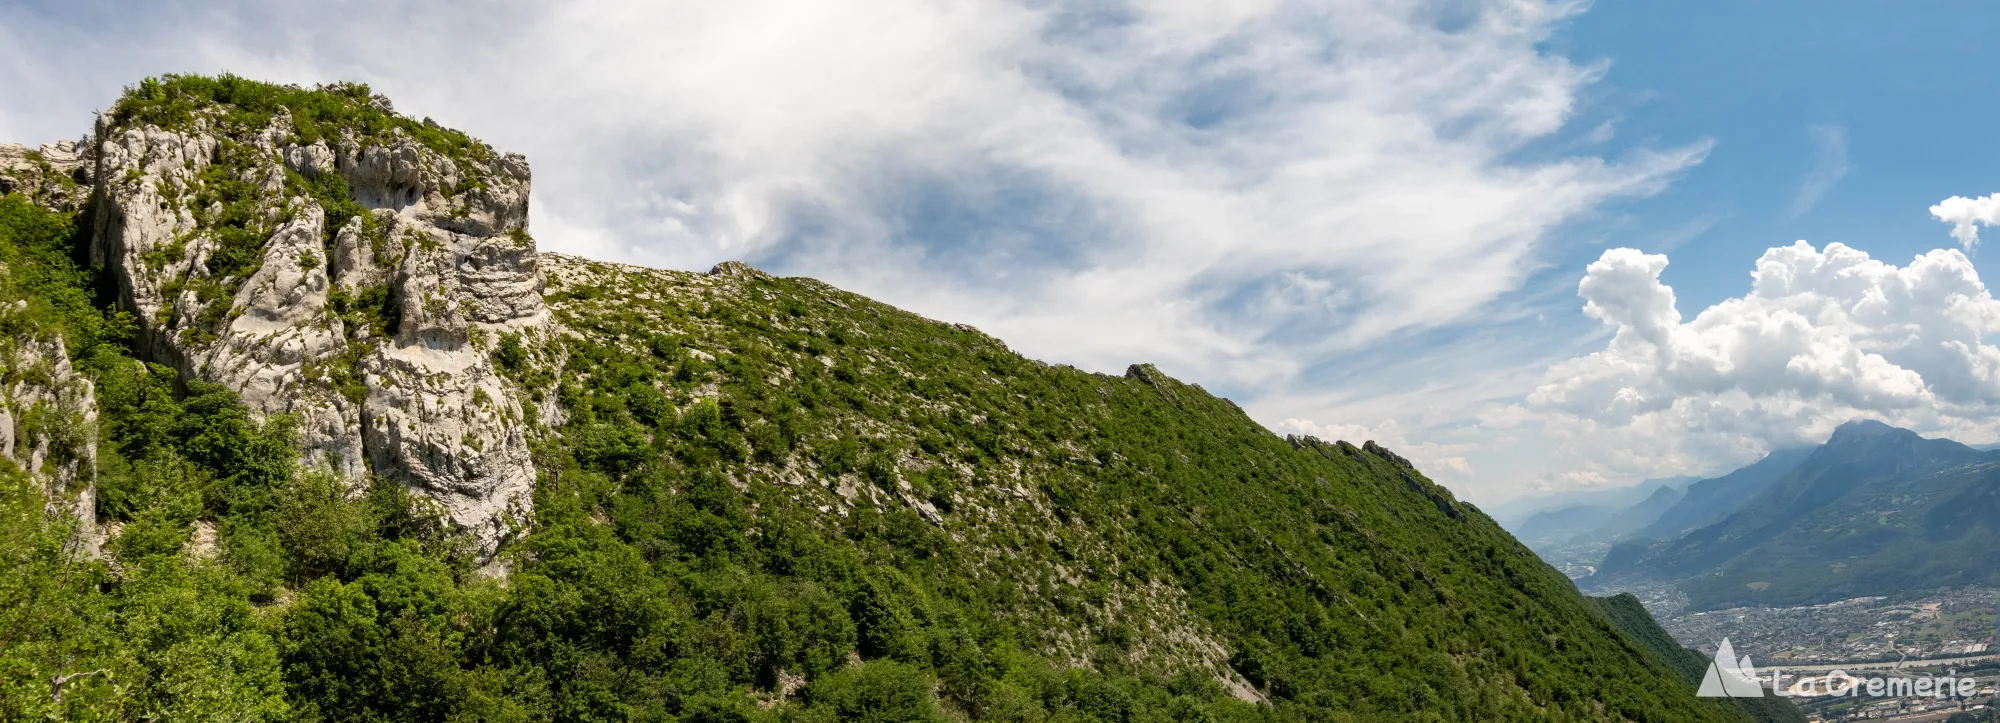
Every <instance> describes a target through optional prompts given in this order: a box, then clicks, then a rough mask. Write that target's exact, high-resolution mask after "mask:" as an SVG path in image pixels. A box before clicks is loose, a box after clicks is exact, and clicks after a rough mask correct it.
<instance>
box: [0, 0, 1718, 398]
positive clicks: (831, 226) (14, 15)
mask: <svg viewBox="0 0 2000 723" xmlns="http://www.w3.org/2000/svg"><path fill="white" fill-rule="evenodd" d="M1580 7H1581V5H1580V4H1577V3H1568V2H1540V1H1537V0H1483V1H1473V2H1457V3H1444V4H1433V3H1407V2H1400V1H1391V0H1318V1H1305V0H1300V1H1296V2H1285V1H1280V0H1264V1H1261V2H1248V3H1224V4H1216V3H1201V2H1164V1H1163V2H1130V3H1117V2H1114V3H1109V4H1104V3H1039V2H1007V1H1002V0H968V1H967V2H953V3H936V2H924V1H919V0H881V1H880V2H868V3H833V2H815V1H813V0H740V1H738V2H729V3H705V2H692V1H683V2H636V1H632V0H585V1H583V2H571V3H563V4H543V3H530V2H526V1H525V0H518V1H516V2H501V3H486V4H480V5H477V6H466V5H456V4H446V5H431V4H413V3H407V2H401V1H399V0H359V1H357V2H354V3H348V4H346V5H343V6H342V8H341V9H340V10H339V11H337V12H330V11H327V10H325V9H323V8H319V7H316V6H312V7H308V6H305V5H294V4H287V3H276V4H266V3H250V2H240V3H236V4H227V3H224V4H177V3H173V2H167V3H158V4H144V5H135V6H133V7H131V8H128V9H126V10H124V11H121V12H117V13H104V14H101V15H100V14H92V13H88V12H87V11H85V10H82V9H77V8H72V7H69V6H63V7H44V8H41V9H39V10H37V9H32V8H24V7H19V6H16V7H12V8H6V9H0V28H30V29H31V30H28V31H23V32H19V33H16V34H12V35H10V36H9V37H7V38H5V40H7V41H8V44H9V46H10V47H13V48H16V52H13V53H4V51H0V63H5V64H6V66H5V67H6V70H7V71H9V77H19V78H24V79H25V78H34V79H38V80H37V82H36V83H33V84H30V85H33V87H34V88H47V87H62V88H71V89H74V88H92V89H95V90H94V91H91V92H92V93H93V94H90V95H86V96H85V98H86V99H88V100H89V101H91V102H94V104H95V105H98V106H103V105H107V104H108V102H109V100H110V98H112V97H113V96H114V95H115V92H116V88H117V86H119V85H121V84H124V83H128V82H130V81H131V80H133V79H136V78H138V77H140V76H143V75H147V74H152V73H157V72H162V71H170V70H182V71H201V72H213V71H217V70H222V69H229V70H233V71H235V72H238V73H240V74H245V75H251V76H259V77H270V78H275V79H280V80H287V81H295V82H311V81H315V80H322V79H328V78H351V79H357V80H362V81H365V82H369V83H371V84H373V85H375V86H376V87H377V88H378V89H380V90H383V91H385V92H387V93H389V94H390V95H391V96H393V97H394V98H396V99H397V102H398V104H399V106H400V107H402V108H403V109H405V110H406V111H408V112H413V113H416V114H421V115H432V116H435V117H437V118H438V119H439V120H440V121H441V122H445V123H447V124H451V125H455V126H459V127H464V128H467V129H468V130H470V131H472V132H474V133H475V134H477V135H480V136H482V137H485V138H487V139H489V140H491V141H493V142H494V143H496V144H497V145H500V146H501V147H504V148H507V149H510V150H519V151H523V152H525V153H527V154H528V155H529V158H530V160H531V161H532V162H533V164H534V168H535V172H536V188H535V197H534V198H535V205H534V210H533V220H534V224H535V228H536V235H537V237H538V238H539V239H541V240H542V243H543V244H544V246H545V247H548V248H551V249H555V250H562V251H568V252H572V253H581V254H584V255H588V256H593V257H598V258H607V259H615V260H625V261H632V262H638V263H646V264H653V265H663V266H672V267H681V268H705V267H706V266H708V265H709V264H712V263H714V262H716V261H719V260H723V259H727V258H746V259H749V260H751V261H752V262H754V263H757V264H760V265H764V266H767V267H771V268H775V269H776V270H779V271H782V272H785V273H796V274H803V275H811V276H817V277H820V278H824V279H826V280H828V281H831V282H834V283H836V284H839V285H842V286H845V287H848V288H851V289H853V290H856V291H859V292H862V293H865V294H869V295H872V296H876V297H878V298H881V299H883V300H885V301H888V302H891V303H895V304H898V305H902V306H905V307H908V308H912V309H915V310H917V311H920V312H923V313H926V314H928V315H931V316H935V317H941V318H948V319H952V320H955V321H964V322H969V323H972V324H975V325H977V326H980V327H981V328H984V329H986V330H988V331H989V332H992V333H994V334H995V335H997V336H1000V337H1002V338H1005V339H1007V340H1008V341H1009V342H1010V343H1012V344H1014V345H1015V346H1016V347H1018V348H1020V349H1021V350H1023V351H1024V352H1025V353H1028V354H1031V355H1034V356H1038V357H1041V358H1047V359H1051V360H1057V361H1064V362H1069V363H1074V364H1078V365H1080V366H1084V367H1086V368H1093V369H1100V370H1116V369H1120V368H1122V367H1123V366H1124V365H1125V364H1126V363H1129V362H1132V361H1139V360H1150V361H1156V362H1159V363H1161V364H1162V365H1163V366H1164V367H1165V368H1167V369H1168V370H1169V371H1170V372H1171V373H1174V374H1177V375H1180V376H1185V377H1189V378H1194V379H1200V380H1203V381H1205V382H1207V383H1209V384H1210V385H1211V386H1221V387H1234V388H1236V389H1240V390H1249V391H1253V392H1254V391H1257V390H1273V389H1277V388H1279V387H1282V386H1285V383H1286V382H1287V380H1291V379H1293V378H1294V377H1295V375H1297V374H1298V373H1299V371H1300V370H1301V369H1304V368H1307V367H1309V366H1310V365H1311V364H1313V363H1314V362H1315V360H1319V359H1324V358H1325V357H1326V355H1328V354H1331V353H1338V352H1340V351H1341V350H1349V349H1354V348H1357V347H1360V346H1362V345H1366V344H1370V343H1374V342H1377V341H1379V340H1382V339H1384V338H1387V337H1390V336H1393V335H1396V334H1403V333H1409V332H1411V331H1413V330H1423V329H1430V328H1436V327H1438V326H1439V325H1443V324H1450V323H1461V324H1463V323H1469V322H1473V321H1476V320H1477V319H1479V318H1481V316H1482V315H1484V314H1487V313H1489V309H1491V308H1492V307H1493V306H1494V302H1495V300H1496V299H1498V298H1500V297H1502V296H1503V295H1506V294H1509V293H1511V292H1514V291H1515V290H1517V289H1519V288H1520V287H1521V285H1522V284H1523V283H1524V281H1525V280H1526V279H1527V278H1528V276H1529V274H1530V273H1532V272H1533V271H1534V270H1535V269H1536V268H1537V266H1538V264H1540V263H1542V259H1541V254H1542V253H1543V251H1542V244H1543V243H1544V239H1545V238H1546V237H1547V235H1548V234H1549V233H1550V231H1551V230H1552V229H1555V228H1557V227H1559V226H1561V225H1563V224H1565V223H1567V222H1570V221H1572V220H1574V219H1577V218H1579V217H1581V216H1583V215H1585V214H1588V213H1590V212H1592V211H1593V210H1595V209H1598V208H1600V207H1602V206H1603V205H1604V204H1605V203H1607V202H1609V201H1612V200H1614V199H1617V198H1620V197H1629V196H1635V195H1644V194H1648V193H1652V192H1655V191H1657V190H1658V189H1659V188H1661V186H1662V184H1663V183H1664V182H1665V181H1666V180H1667V179H1668V178H1669V177H1670V176H1671V175H1672V174H1673V173H1674V172H1676V171H1677V170H1679V169H1682V168H1685V167H1687V166H1689V165H1690V164H1693V163H1696V162H1699V160H1700V159H1701V157H1702V155H1703V154H1704V153H1705V151H1706V149H1707V146H1706V144H1705V143H1696V144H1693V145H1690V146H1686V147H1678V148H1666V149H1657V150H1646V149H1638V150H1632V149H1626V150H1624V151H1619V153H1620V155H1618V156H1616V157H1611V158H1607V157H1603V156H1600V155H1588V154H1598V153H1607V152H1610V151H1609V150H1607V149H1606V148H1605V147H1602V146H1594V147H1588V148H1586V149H1585V150H1583V151H1576V152H1579V153H1587V155H1551V154H1549V153H1547V152H1530V149H1531V148H1534V147H1536V146H1535V144H1536V143H1537V142H1539V141H1542V140H1544V139H1548V138H1550V137H1551V136H1554V135H1556V134H1559V133H1563V132H1566V131H1565V123H1566V122H1567V121H1568V120H1569V119H1570V118H1571V116H1572V115H1573V114H1574V112H1575V109H1576V105H1577V103H1578V98H1579V93H1580V92H1581V91H1582V89H1584V88H1585V87H1586V86H1588V85H1589V84H1591V83H1592V82H1594V81H1595V80H1596V79H1597V78H1598V77H1599V76H1600V75H1602V73H1603V72H1604V70H1605V66H1603V65H1602V64H1579V63H1574V62H1571V61H1570V60H1568V59H1566V58H1564V57H1561V56H1557V55H1552V54H1550V53H1548V52H1546V51H1545V50H1544V49H1543V48H1542V42H1543V41H1544V40H1545V39H1547V38H1548V37H1549V34H1550V32H1551V31H1552V29H1553V28H1554V27H1555V26H1556V25H1557V24H1559V23H1561V22H1562V21H1563V20H1565V19H1566V18H1567V17H1568V16H1570V15H1571V14H1573V13H1574V12H1576V11H1577V10H1578V9H1579V8H1580ZM385 18H395V21H394V22H385V21H384V19H385ZM78 45H82V46H84V47H87V48H88V50H89V52H73V48H75V47H77V46H78ZM75 92H76V91H70V93H71V94H69V95H65V94H55V95H44V94H42V93H41V91H40V90H34V91H32V92H31V91H29V90H18V89H12V90H10V89H5V88H0V129H5V130H7V131H8V132H11V133H24V132H35V131H40V130H42V129H53V130H54V131H66V130H67V131H70V133H69V134H72V135H73V133H74V130H72V129H75V130H80V129H82V128H83V127H84V126H85V123H86V118H85V117H84V113H85V112H86V111H87V110H88V105H90V102H85V101H83V100H78V99H77V98H76V97H74V93H75ZM1597 128H1598V129H1597V130H1596V131H1592V130H1591V129H1589V128H1584V129H1578V130H1576V131H1575V133H1576V134H1578V135H1584V134H1588V135H1589V140H1590V141H1592V142H1596V143H1603V142H1605V141H1608V140H1609V135H1610V126H1609V125H1600V126H1598V127H1597ZM44 132H53V131H44ZM25 140H39V139H36V138H29V139H25ZM1561 147H1565V148H1578V147H1579V146H1576V145H1574V144H1570V145H1563V146H1561Z"/></svg>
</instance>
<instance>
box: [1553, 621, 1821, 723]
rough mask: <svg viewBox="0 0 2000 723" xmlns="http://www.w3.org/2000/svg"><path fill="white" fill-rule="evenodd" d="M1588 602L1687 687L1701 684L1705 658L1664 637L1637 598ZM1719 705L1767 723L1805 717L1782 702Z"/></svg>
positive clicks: (1747, 701) (1733, 701)
mask: <svg viewBox="0 0 2000 723" xmlns="http://www.w3.org/2000/svg"><path fill="white" fill-rule="evenodd" d="M1589 600H1590V604H1591V605H1592V606H1594V607H1596V608H1597V609H1598V611H1600V612H1602V613H1604V615H1605V617H1607V618H1610V620H1611V623H1612V625H1614V626H1616V627H1617V628H1618V631H1619V632H1621V633H1624V634H1625V636H1626V638H1627V639H1629V640H1632V641H1633V642H1636V643H1638V644H1639V646H1640V647H1642V648H1645V649H1646V651H1647V652H1648V653H1651V654H1652V655H1653V656H1654V657H1656V658H1658V659H1659V660H1660V661H1661V662H1662V663H1664V664H1666V665H1668V666H1671V667H1672V668H1673V669H1674V670H1675V671H1678V672H1679V673H1680V675H1681V677H1682V678H1684V679H1686V680H1687V681H1688V684H1689V685H1699V684H1700V683H1701V677H1702V675H1704V674H1706V673H1707V672H1708V665H1709V660H1708V658H1707V657H1705V656H1703V655H1702V654H1701V653H1699V652H1696V651H1694V650H1690V649H1688V648H1684V647H1681V644H1680V643H1679V642H1677V641H1675V640H1674V638H1673V636H1671V635H1668V634H1667V631H1666V630H1664V629H1662V628H1661V627H1660V625H1659V623H1656V622H1654V621H1653V616H1652V615H1651V614H1648V613H1647V612H1646V608H1645V606H1643V605H1641V604H1639V598H1636V597H1633V596H1632V595H1631V594H1630V593H1627V594H1623V595H1614V596H1611V597H1593V598H1589ZM1722 702H1723V703H1725V704H1727V705H1730V706H1734V707H1735V708H1736V709H1737V710H1739V711H1742V712H1743V714H1745V715H1747V716H1749V717H1751V718H1752V719H1755V720H1758V721H1766V722H1768V723H1784V722H1790V721H1798V722H1799V723H1803V721H1805V715H1804V714H1803V713H1800V712H1799V709H1798V708H1797V707H1796V706H1793V705H1792V703H1791V701H1788V700H1785V699H1783V698H1778V697H1765V698H1730V699H1727V700H1724V701H1722Z"/></svg>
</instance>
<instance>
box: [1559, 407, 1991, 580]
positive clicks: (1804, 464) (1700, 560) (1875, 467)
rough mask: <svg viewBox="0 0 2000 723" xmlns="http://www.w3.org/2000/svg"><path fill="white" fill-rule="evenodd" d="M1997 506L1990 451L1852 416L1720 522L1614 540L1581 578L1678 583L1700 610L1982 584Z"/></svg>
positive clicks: (1987, 575)
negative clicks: (1593, 573) (1674, 533)
mask: <svg viewBox="0 0 2000 723" xmlns="http://www.w3.org/2000/svg"><path fill="white" fill-rule="evenodd" d="M1775 457H1776V455H1773V458H1775ZM1761 464H1763V463H1760V465H1761ZM1756 467H1757V465H1753V467H1752V468H1746V469H1745V470H1743V471H1739V472H1756V473H1759V474H1762V473H1766V472H1768V469H1766V470H1758V469H1755V468H1756ZM1996 504H2000V460H1996V459H1994V457H1993V455H1992V454H1990V453H1986V452H1981V451H1978V450H1974V449H1972V448H1970V447H1967V446H1965V445H1962V444H1959V443H1957V442H1953V441H1951V440H1946V439H1925V438H1923V437H1920V436H1918V435H1917V434H1915V433H1913V432H1910V431H1908V430H1902V429H1895V428H1892V427H1889V426H1888V425H1885V424H1882V423H1880V422H1868V421H1864V422H1851V423H1848V424H1845V425H1842V426H1841V427H1840V428H1839V429H1837V430H1835V432H1834V434H1833V436H1832V437H1831V438H1830V439H1828V440H1827V442H1826V444H1824V445H1822V446H1820V447H1819V448H1817V449H1815V450H1813V451H1812V453H1811V454H1810V455H1808V456H1806V457H1805V459H1803V460H1802V461H1800V462H1799V463H1798V464H1797V466H1795V467H1793V468H1792V469H1790V470H1789V471H1787V472H1785V473H1783V474H1780V475H1777V476H1775V477H1774V478H1772V479H1771V481H1770V482H1769V483H1767V484H1766V485H1765V488H1764V489H1763V490H1762V491H1761V492H1759V493H1757V494H1756V495H1755V496H1752V497H1749V498H1748V499H1746V500H1744V501H1743V502H1741V503H1740V504H1739V505H1737V506H1736V507H1735V509H1733V510H1732V511H1730V512H1729V513H1728V514H1727V515H1726V516H1725V517H1724V518H1723V519H1722V520H1721V521H1719V522H1716V523H1714V524H1711V525H1709V526H1706V527H1701V528H1697V529H1695V530H1693V531H1690V532H1688V533H1687V534H1685V535H1682V536H1680V537H1676V538H1672V539H1668V540H1665V541H1658V542H1650V543H1646V542H1641V543H1632V544H1628V545H1621V546H1619V547H1617V548H1614V549H1613V550H1612V551H1611V553H1609V554H1608V555H1607V556H1606V558H1605V560H1604V564H1603V566H1602V568H1601V570H1600V572H1599V573H1598V577H1597V578H1596V579H1593V580H1591V581H1588V582H1589V583H1591V584H1596V585H1600V586H1601V585H1604V584H1608V583H1610V582H1615V581H1617V580H1619V579H1623V578H1634V577H1642V578H1651V579H1666V580H1680V581H1683V582H1682V584H1681V585H1680V587H1681V589H1682V591H1683V592H1686V593H1687V594H1688V596H1689V602H1690V605H1691V606H1693V608H1694V609H1697V610H1700V609H1713V608H1717V607H1729V606H1733V605H1745V604H1755V605H1796V604H1806V603H1820V602H1830V601H1833V600H1838V599H1843V598H1849V597H1855V596H1860V595H1878V594H1897V593H1900V592H1903V591H1906V590H1919V589H1933V588H1938V587H1945V586H1959V585H1968V584H1991V583H1993V582H1995V581H2000V577H1996V574H2000V573H1996V572H1995V571H1996V570H2000V558H1996V557H1995V556H1994V555H1995V554H1996V553H1995V552H1994V551H1995V550H2000V547H1996V542H2000V537H1996V536H1995V528H1996V526H2000V507H1996V506H1995V505H1996Z"/></svg>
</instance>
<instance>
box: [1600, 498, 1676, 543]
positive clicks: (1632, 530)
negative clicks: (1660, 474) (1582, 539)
mask: <svg viewBox="0 0 2000 723" xmlns="http://www.w3.org/2000/svg"><path fill="white" fill-rule="evenodd" d="M1686 494H1687V493H1686V492H1684V491H1682V490H1681V489H1680V488H1678V487H1661V488H1660V490H1659V491H1658V492H1654V493H1653V494H1652V496H1650V497H1647V498H1646V499H1643V500H1640V501H1639V503H1638V504H1635V505H1632V506H1631V507H1627V508H1625V509H1622V510H1618V511H1616V512H1613V513H1611V514H1610V515H1609V516H1607V517H1606V518H1604V519H1603V520H1601V524H1599V525H1597V526H1596V527H1594V528H1592V529H1591V530H1590V532H1588V533H1586V535H1585V536H1586V537H1587V538H1588V539H1592V540H1620V539H1625V538H1628V537H1632V536H1633V535H1636V534H1638V532H1639V531H1640V530H1643V529H1645V528H1646V527H1647V526H1648V525H1651V524H1653V523H1654V522H1657V521H1658V520H1659V519H1660V516H1661V515H1663V514H1666V513H1667V511H1668V510H1671V509H1673V508H1674V507H1675V506H1676V505H1678V504H1680V501H1681V498H1682V497H1684V496H1686Z"/></svg>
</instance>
